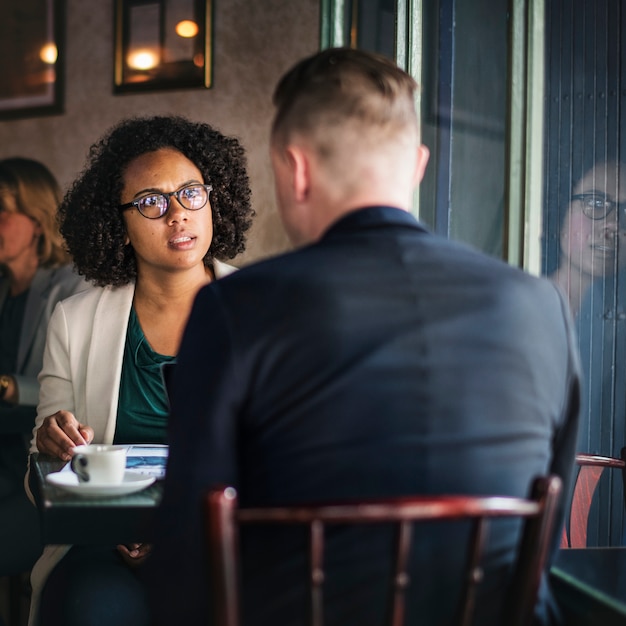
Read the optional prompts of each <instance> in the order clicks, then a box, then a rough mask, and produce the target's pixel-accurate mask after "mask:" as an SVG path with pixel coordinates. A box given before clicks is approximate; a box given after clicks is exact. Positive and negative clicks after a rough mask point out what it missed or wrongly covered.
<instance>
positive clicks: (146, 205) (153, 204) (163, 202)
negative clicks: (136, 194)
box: [139, 193, 169, 219]
mask: <svg viewBox="0 0 626 626" xmlns="http://www.w3.org/2000/svg"><path fill="white" fill-rule="evenodd" d="M168 204H169V203H168V198H167V197H166V196H164V195H162V194H160V193H155V194H152V195H149V196H144V197H143V198H140V199H139V210H140V211H141V213H142V214H143V215H145V216H146V217H149V218H152V219H154V218H157V217H161V215H163V214H164V213H165V212H166V211H167V207H168Z"/></svg>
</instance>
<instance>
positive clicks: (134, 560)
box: [117, 543, 152, 567]
mask: <svg viewBox="0 0 626 626" xmlns="http://www.w3.org/2000/svg"><path fill="white" fill-rule="evenodd" d="M117 550H118V552H119V553H120V555H121V557H122V559H124V562H125V563H126V565H128V566H129V567H137V566H138V565H141V564H142V563H143V562H144V560H145V558H146V557H147V556H148V554H150V552H151V550H152V544H150V543H129V544H127V545H124V544H121V545H119V546H117Z"/></svg>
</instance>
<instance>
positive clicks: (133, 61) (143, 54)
mask: <svg viewBox="0 0 626 626" xmlns="http://www.w3.org/2000/svg"><path fill="white" fill-rule="evenodd" d="M126 62H127V63H128V67H131V68H132V69H134V70H151V69H152V68H153V67H156V66H157V65H158V64H159V55H158V54H157V53H156V52H154V51H153V50H149V49H147V48H142V49H141V50H134V51H133V52H131V53H129V55H128V57H127V59H126Z"/></svg>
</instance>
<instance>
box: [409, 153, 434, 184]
mask: <svg viewBox="0 0 626 626" xmlns="http://www.w3.org/2000/svg"><path fill="white" fill-rule="evenodd" d="M429 157H430V151H429V150H428V148H427V147H426V146H425V145H424V144H420V145H419V146H418V147H417V159H416V161H415V172H413V184H414V185H419V184H420V183H421V182H422V178H424V172H425V171H426V165H428V158H429Z"/></svg>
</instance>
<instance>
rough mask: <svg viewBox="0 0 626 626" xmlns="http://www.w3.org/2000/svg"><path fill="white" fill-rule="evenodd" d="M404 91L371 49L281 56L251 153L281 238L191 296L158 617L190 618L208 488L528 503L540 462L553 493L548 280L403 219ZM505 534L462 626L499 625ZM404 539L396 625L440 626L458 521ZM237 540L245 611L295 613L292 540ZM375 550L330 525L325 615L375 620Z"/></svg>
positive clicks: (571, 362) (561, 399) (555, 325)
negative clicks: (411, 547) (278, 246)
mask: <svg viewBox="0 0 626 626" xmlns="http://www.w3.org/2000/svg"><path fill="white" fill-rule="evenodd" d="M415 88H416V85H415V82H414V81H413V79H412V78H411V77H410V76H408V75H407V74H406V73H405V72H403V71H402V70H400V69H398V68H397V67H396V66H395V65H393V64H392V63H391V62H389V61H387V60H385V59H383V58H382V57H378V56H375V55H371V54H368V53H365V52H360V51H356V50H343V49H342V50H326V51H324V52H321V53H319V54H317V55H315V56H313V57H311V58H309V59H306V60H304V61H302V62H301V63H299V64H298V65H297V66H296V67H295V68H294V69H292V70H291V71H290V72H289V73H288V74H287V75H286V76H285V77H284V78H283V79H282V81H281V82H280V84H279V85H278V87H277V90H276V93H275V97H274V99H275V104H276V106H277V112H276V117H275V120H274V124H273V129H272V141H271V156H272V163H273V167H274V172H275V182H276V192H277V197H278V203H279V209H280V214H281V217H282V219H283V222H284V224H285V227H286V229H287V231H288V233H289V235H290V237H291V239H292V240H293V242H294V244H295V246H296V248H297V249H296V250H295V251H294V252H291V253H289V254H285V255H282V256H279V257H277V258H274V259H271V260H267V261H264V262H261V263H258V264H256V265H253V266H250V267H248V268H245V269H242V270H241V271H239V272H237V273H235V274H233V275H232V276H230V277H227V278H225V279H223V280H220V281H217V282H215V283H213V284H211V285H209V286H208V287H206V288H204V289H203V290H202V291H201V292H200V294H199V296H198V298H197V301H196V303H195V306H194V308H193V311H192V314H191V317H190V320H189V324H188V327H187V330H186V332H185V336H184V339H183V342H182V346H181V350H180V353H179V360H178V364H177V366H176V370H175V373H174V382H173V391H172V411H171V434H170V457H169V464H168V470H167V477H166V483H165V493H164V499H163V506H162V509H161V512H160V521H159V534H158V537H159V538H158V540H157V541H156V543H155V549H154V554H153V556H152V558H151V563H150V562H149V563H148V564H147V566H148V567H149V569H150V576H151V577H152V578H153V591H156V593H154V594H153V601H154V607H155V617H156V621H157V622H158V623H163V624H166V623H174V622H176V623H184V624H187V625H188V624H201V623H205V622H206V620H207V619H208V615H209V614H210V601H209V588H210V587H209V584H210V583H209V580H208V577H207V573H206V564H205V561H206V552H205V545H204V542H203V538H202V524H203V518H202V496H203V494H204V493H205V491H206V490H207V489H208V488H209V487H211V486H213V485H216V484H220V483H221V484H231V485H233V486H235V487H236V488H237V490H238V492H239V495H240V501H241V504H242V505H244V506H245V505H272V504H278V503H281V504H284V503H294V502H312V501H320V500H336V499H339V498H354V499H360V498H373V497H381V496H396V495H410V494H434V493H462V494H502V495H513V496H527V495H528V493H529V487H530V484H531V481H532V479H533V477H535V476H537V475H540V474H548V473H555V474H558V475H559V476H561V477H562V479H563V481H564V482H565V491H567V489H568V485H569V483H570V478H571V472H572V467H573V459H574V444H575V440H576V428H577V419H578V405H579V398H578V387H579V373H578V367H579V366H578V359H577V356H576V353H575V350H574V348H573V341H572V336H573V335H572V326H571V320H570V317H569V315H568V312H567V305H566V304H565V302H564V300H563V298H562V297H561V296H560V294H559V292H558V291H557V290H556V288H555V287H554V286H553V285H552V284H550V283H549V282H547V281H545V280H543V279H538V278H535V277H531V276H529V275H527V274H525V273H523V272H521V271H519V270H517V269H515V268H512V267H510V266H508V265H506V264H505V263H502V262H500V261H497V260H494V259H492V258H489V257H487V256H485V255H483V254H480V253H478V252H476V251H474V250H471V249H469V248H468V247H465V246H463V245H460V244H457V243H453V242H451V241H449V240H446V239H443V238H439V237H436V236H434V235H432V234H430V233H429V232H428V231H427V230H426V229H425V228H424V227H423V226H422V225H421V224H420V223H419V222H418V221H416V220H415V219H414V218H413V217H412V216H411V215H410V213H409V207H410V206H411V198H412V193H413V189H414V186H415V185H416V184H417V183H418V182H419V180H420V179H421V176H422V174H423V171H424V168H425V166H426V162H427V159H428V151H427V150H426V148H425V147H423V146H421V145H420V143H419V129H418V124H417V118H416V113H415V108H414V91H415ZM518 529H519V526H518V525H511V524H503V525H499V526H497V527H496V528H494V532H493V534H492V537H491V539H492V541H491V543H490V546H489V550H488V556H489V564H488V568H487V574H486V580H485V585H484V587H485V589H486V593H487V594H488V595H487V601H486V602H482V601H479V603H478V607H477V611H478V617H477V621H476V623H477V624H481V626H487V625H493V626H495V625H496V624H498V625H499V626H502V625H501V624H500V622H499V618H498V609H499V606H500V601H501V598H502V597H503V596H504V590H505V588H506V583H507V572H508V567H509V565H510V562H511V560H512V558H513V550H514V546H515V544H516V540H517V536H518ZM417 532H418V535H417V545H416V549H415V551H414V553H413V555H412V556H413V559H414V565H415V566H416V574H415V576H414V583H413V586H412V587H411V593H410V594H409V605H410V606H409V608H408V615H407V624H413V623H416V617H417V616H419V617H420V619H422V620H424V621H420V622H419V623H420V624H421V623H424V624H429V623H435V621H434V620H435V617H434V616H435V615H439V616H440V618H439V620H440V621H437V622H436V623H445V617H446V616H447V617H449V616H450V614H451V612H452V610H453V607H454V597H455V594H456V592H457V591H458V587H459V584H460V581H459V580H458V577H457V576H456V575H455V574H454V573H453V572H454V571H455V567H456V566H458V563H459V560H460V558H461V556H460V547H459V546H460V545H461V544H460V543H458V541H459V539H460V536H461V535H462V529H458V528H451V527H446V528H441V527H432V526H428V527H427V528H423V529H421V530H419V531H417ZM242 540H243V543H242V553H243V563H244V572H243V573H244V604H245V606H244V618H245V623H246V624H280V625H281V626H285V625H286V624H302V623H304V619H303V617H302V616H303V612H302V611H303V610H304V607H305V606H306V602H305V600H304V598H305V591H304V589H305V586H306V582H307V581H306V580H305V578H304V575H303V573H302V571H301V570H302V568H303V563H304V560H305V552H304V551H303V550H302V551H300V552H299V549H300V547H301V540H302V538H301V537H300V536H299V535H297V534H292V533H287V532H285V531H272V532H268V531H258V532H254V533H253V532H248V531H246V533H245V534H244V535H243V538H242ZM387 540H388V535H387V532H386V531H380V530H372V529H359V530H356V529H347V530H346V529H341V530H336V531H331V533H330V537H329V542H330V545H329V550H328V557H327V558H328V577H327V581H326V600H327V606H326V619H327V622H326V623H328V624H337V625H342V626H357V625H358V626H367V625H369V624H372V625H374V624H381V623H382V618H381V616H382V613H383V611H384V597H385V592H386V590H385V589H384V584H383V582H382V579H381V578H380V576H381V573H384V572H385V571H387V569H388V567H389V562H388V550H387V545H386V542H387ZM154 580H156V581H157V582H156V583H155V582H154ZM548 605H549V595H548V593H547V589H545V588H544V589H543V590H542V598H541V601H540V602H539V604H538V607H537V615H538V623H543V624H547V623H550V621H549V620H550V619H551V618H550V616H549V615H548V613H549V610H548ZM441 616H443V617H441ZM429 620H431V621H429Z"/></svg>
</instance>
